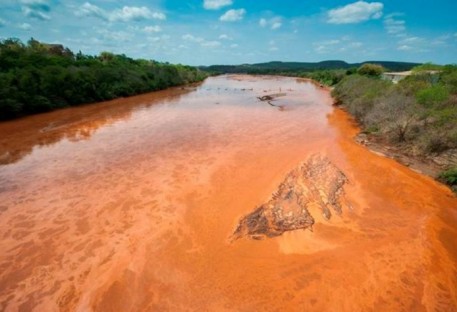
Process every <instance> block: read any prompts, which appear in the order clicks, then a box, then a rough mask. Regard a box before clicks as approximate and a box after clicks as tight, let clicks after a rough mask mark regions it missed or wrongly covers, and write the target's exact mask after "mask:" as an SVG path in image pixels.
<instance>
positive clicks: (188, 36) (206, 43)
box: [181, 34, 221, 48]
mask: <svg viewBox="0 0 457 312" xmlns="http://www.w3.org/2000/svg"><path fill="white" fill-rule="evenodd" d="M181 38H182V39H183V40H185V41H189V42H194V43H197V44H199V45H200V46H202V47H206V48H215V47H218V46H220V45H221V43H220V42H219V41H216V40H212V41H211V40H206V39H205V38H202V37H195V36H194V35H191V34H185V35H183V36H182V37H181Z"/></svg>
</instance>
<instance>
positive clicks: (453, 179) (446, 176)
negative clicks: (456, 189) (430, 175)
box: [438, 167, 457, 186]
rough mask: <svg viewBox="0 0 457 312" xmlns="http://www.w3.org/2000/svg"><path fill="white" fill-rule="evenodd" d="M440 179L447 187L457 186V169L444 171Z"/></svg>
mask: <svg viewBox="0 0 457 312" xmlns="http://www.w3.org/2000/svg"><path fill="white" fill-rule="evenodd" d="M438 178H439V179H440V180H441V181H442V182H444V183H446V184H447V185H450V186H455V185H457V167H455V168H451V169H449V170H446V171H443V172H442V173H440V175H439V177H438Z"/></svg>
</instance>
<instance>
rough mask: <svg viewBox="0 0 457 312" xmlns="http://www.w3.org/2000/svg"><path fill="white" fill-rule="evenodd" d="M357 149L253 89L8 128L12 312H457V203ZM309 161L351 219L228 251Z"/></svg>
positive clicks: (267, 80)
mask: <svg viewBox="0 0 457 312" xmlns="http://www.w3.org/2000/svg"><path fill="white" fill-rule="evenodd" d="M275 93H279V94H280V96H278V97H277V98H275V99H274V100H273V101H270V104H272V105H269V103H268V102H267V101H260V100H259V99H258V98H257V97H261V96H264V95H268V94H275ZM357 131H358V129H357V128H356V127H355V125H354V123H353V122H352V121H351V119H350V118H349V117H348V115H347V114H346V113H344V112H342V111H340V110H338V109H334V108H333V107H332V99H331V97H330V95H329V93H328V91H326V90H323V89H320V88H318V87H316V86H315V85H313V84H311V83H309V82H306V81H298V80H296V79H292V78H276V77H250V76H220V77H216V78H209V79H207V80H206V81H205V82H204V83H203V84H201V85H197V86H187V87H184V88H175V89H170V90H166V91H161V92H156V93H150V94H146V95H141V96H137V97H131V98H127V99H119V100H115V101H110V102H105V103H98V104H95V105H87V106H83V107H77V108H70V109H64V110H60V111H56V112H52V113H47V114H42V115H36V116H31V117H27V118H23V119H19V120H15V121H10V122H3V123H0V164H1V165H0V311H457V199H456V197H455V196H454V195H453V194H452V193H451V192H450V191H449V190H448V189H447V188H446V187H444V186H442V185H440V184H438V183H436V182H435V181H433V180H432V179H431V178H428V177H425V176H422V175H420V174H418V173H416V172H414V171H412V170H410V169H409V168H407V167H404V166H402V165H400V164H398V163H396V162H395V161H393V160H390V159H387V158H384V157H382V156H378V155H376V154H375V153H372V152H370V151H369V150H367V149H366V148H365V147H363V146H360V145H358V144H356V143H354V141H353V136H354V135H355V134H356V133H357ZM312 155H320V156H319V157H325V158H326V159H328V160H329V162H331V164H332V166H334V167H331V170H333V171H334V172H336V170H337V169H333V168H338V170H340V171H341V172H342V174H340V175H339V176H338V177H340V178H341V179H340V180H341V181H343V180H344V179H347V182H346V183H345V185H344V198H345V199H344V200H345V202H346V204H345V205H343V206H342V210H341V213H340V214H336V213H333V215H332V217H331V218H330V219H326V218H324V217H322V214H321V213H319V212H317V213H316V211H318V210H316V209H315V208H313V209H314V210H312V208H310V213H311V215H313V217H314V221H315V223H314V225H313V226H312V230H311V229H298V230H293V231H286V232H284V233H283V234H282V235H277V236H274V237H268V238H264V239H262V240H256V239H252V238H250V237H248V236H244V237H240V238H239V239H236V240H231V239H230V237H231V235H232V234H233V233H234V230H235V228H236V226H237V224H238V222H239V220H240V219H241V218H242V217H243V216H246V215H247V214H249V213H251V212H252V211H253V210H254V209H256V207H259V206H260V205H263V204H264V203H268V201H269V199H270V198H272V194H273V193H274V192H275V191H276V190H277V188H278V185H280V184H281V183H282V182H283V181H284V179H285V177H286V176H287V175H288V173H289V172H291V170H294V169H295V168H297V166H299V164H301V163H302V162H304V161H306V160H307V159H309V158H310V157H311V156H312ZM333 171H332V172H333ZM343 174H344V175H343ZM317 176H318V175H317ZM317 176H316V175H315V177H317ZM344 181H346V180H344ZM344 181H343V182H344ZM311 182H312V181H311ZM310 185H311V186H310V187H314V186H312V185H313V184H310ZM338 194H340V193H338ZM286 195H287V194H286ZM286 195H285V196H286ZM265 207H266V206H265Z"/></svg>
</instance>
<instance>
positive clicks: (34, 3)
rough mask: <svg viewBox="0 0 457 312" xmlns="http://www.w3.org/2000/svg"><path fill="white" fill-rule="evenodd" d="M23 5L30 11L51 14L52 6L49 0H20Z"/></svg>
mask: <svg viewBox="0 0 457 312" xmlns="http://www.w3.org/2000/svg"><path fill="white" fill-rule="evenodd" d="M19 2H20V3H21V4H22V5H24V6H26V7H29V8H30V9H34V10H39V11H45V12H49V11H50V10H51V6H50V4H49V1H48V0H20V1H19Z"/></svg>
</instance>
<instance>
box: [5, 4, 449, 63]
mask: <svg viewBox="0 0 457 312" xmlns="http://www.w3.org/2000/svg"><path fill="white" fill-rule="evenodd" d="M456 14H457V0H433V1H430V0H379V1H369V0H367V1H353V0H187V1H186V0H131V1H127V0H125V1H123V0H121V1H115V0H89V1H85V0H83V1H79V0H65V1H64V0H0V38H9V37H16V38H20V39H22V40H23V41H27V40H28V39H30V38H31V37H33V38H35V39H37V40H40V41H44V42H48V43H62V44H64V45H65V46H68V47H69V48H70V49H72V50H74V51H75V52H77V51H78V50H81V51H82V52H83V53H86V54H98V53H100V52H101V51H111V52H115V53H124V54H126V55H128V56H131V57H135V58H137V57H138V58H146V59H155V60H159V61H168V62H171V63H183V64H190V65H209V64H241V63H255V62H264V61H272V60H281V61H321V60H328V59H338V60H345V61H348V62H360V61H366V60H394V61H412V62H427V61H432V62H435V63H442V64H443V63H457V17H456Z"/></svg>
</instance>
